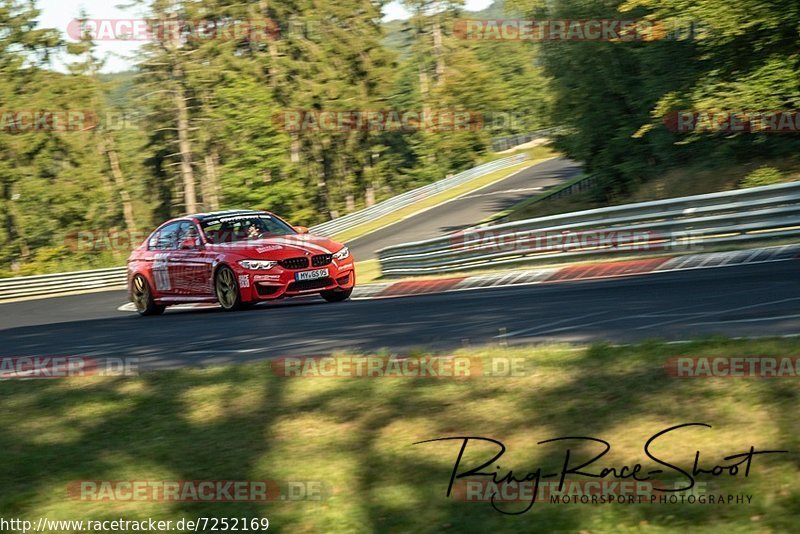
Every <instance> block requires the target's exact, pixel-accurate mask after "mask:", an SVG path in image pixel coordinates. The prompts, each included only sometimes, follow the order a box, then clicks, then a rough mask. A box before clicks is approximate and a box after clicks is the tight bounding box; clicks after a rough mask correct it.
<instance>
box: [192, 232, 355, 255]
mask: <svg viewBox="0 0 800 534" xmlns="http://www.w3.org/2000/svg"><path fill="white" fill-rule="evenodd" d="M343 246H344V245H342V244H341V243H338V242H336V241H333V240H331V239H328V238H327V237H321V236H312V235H308V234H298V235H286V236H280V237H268V238H264V239H253V240H248V241H239V242H236V243H219V244H214V245H208V246H207V249H208V250H212V251H217V252H232V253H235V254H241V255H246V256H247V257H249V258H252V259H265V260H282V259H286V258H293V257H296V256H305V255H310V256H314V255H317V254H333V253H334V252H338V251H339V250H341V248H342V247H343Z"/></svg>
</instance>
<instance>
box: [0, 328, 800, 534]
mask: <svg viewBox="0 0 800 534" xmlns="http://www.w3.org/2000/svg"><path fill="white" fill-rule="evenodd" d="M416 353H417V354H421V353H422V348H420V349H419V350H418V351H417V352H416ZM455 354H456V355H460V356H474V357H479V358H483V359H484V363H486V362H487V361H488V360H486V359H487V358H491V357H513V358H521V359H522V361H523V363H524V369H525V373H524V376H518V377H514V378H501V377H494V378H492V377H478V378H467V379H464V378H461V379H444V378H441V379H413V378H383V379H378V378H373V379H368V378H361V379H350V378H318V379H312V378H281V377H278V376H275V374H274V373H273V372H272V371H271V370H270V367H269V365H268V363H266V362H261V363H251V364H245V365H230V366H224V367H214V368H207V369H183V370H176V371H164V372H158V373H145V374H143V375H141V376H139V377H113V378H112V377H105V378H102V377H95V378H80V379H78V378H73V379H64V380H38V381H6V382H2V383H0V428H2V432H0V450H2V455H3V462H2V464H0V487H2V488H3V491H2V492H0V510H2V516H3V517H6V518H8V517H21V518H25V519H34V520H35V519H36V518H38V517H39V516H45V515H46V516H47V517H48V518H50V519H57V518H60V519H95V520H102V519H116V518H124V519H145V518H154V519H163V520H173V521H174V520H177V519H180V518H182V517H185V518H197V517H204V516H206V517H207V516H217V517H242V516H244V517H259V516H261V517H264V516H265V517H268V518H269V519H270V521H271V525H272V526H271V530H272V529H275V530H278V531H285V532H438V531H440V530H450V531H453V532H491V531H500V532H513V531H525V532H530V531H533V530H534V529H538V528H541V529H543V530H546V531H571V532H579V531H582V532H620V531H633V530H637V531H645V532H666V531H674V530H677V529H680V530H683V531H686V532H725V533H734V532H753V531H759V532H788V531H792V530H794V529H795V528H796V524H797V521H798V519H800V517H798V516H799V515H800V513H799V512H800V485H798V461H797V458H798V457H797V452H798V451H800V422H798V418H797V405H798V401H799V400H800V396H799V395H798V391H799V389H798V383H797V380H800V378H788V379H713V380H709V379H691V380H687V379H676V378H670V377H668V376H667V375H666V374H665V371H664V369H663V367H662V366H663V364H664V363H665V361H666V360H667V358H669V357H672V356H677V355H684V356H718V355H723V356H733V355H741V356H749V355H775V356H778V355H798V354H800V340H794V339H793V340H786V339H781V340H778V339H767V340H755V341H733V340H727V339H706V340H702V341H697V342H694V343H691V344H682V345H668V344H664V343H659V342H648V343H644V344H640V345H633V346H624V347H612V346H608V345H595V346H591V347H572V346H538V347H531V346H519V347H510V348H509V347H476V348H468V349H462V350H459V351H456V352H455ZM686 422H707V423H709V424H712V425H713V426H714V429H713V430H707V429H704V430H689V431H686V432H683V433H681V436H680V438H679V439H669V440H665V441H664V442H663V443H662V444H661V445H659V448H658V455H659V456H660V457H661V458H664V459H665V460H666V459H669V460H671V461H672V462H673V463H676V464H680V465H681V466H683V467H685V468H687V469H688V468H691V462H692V460H693V458H694V451H695V450H698V449H699V450H701V451H702V454H703V455H704V457H707V458H709V459H711V458H719V457H720V456H723V455H725V454H733V453H736V452H741V451H744V450H748V449H749V447H750V445H754V446H756V447H757V448H761V449H763V448H774V449H788V450H790V451H792V453H793V454H791V455H781V456H778V455H768V456H762V457H756V459H755V461H754V462H753V468H752V472H751V474H750V476H749V477H748V478H744V477H743V476H741V475H740V476H738V477H736V478H719V479H717V480H715V481H713V482H715V483H716V484H717V487H716V488H715V493H748V494H752V495H753V502H752V504H750V505H738V506H736V505H730V506H699V505H694V506H687V505H669V504H654V505H649V504H645V505H620V504H615V505H594V506H593V505H583V504H578V505H555V504H549V503H538V504H537V505H536V507H535V508H534V510H532V511H530V512H529V513H527V514H525V515H521V516H517V517H512V516H505V515H501V514H499V513H497V512H496V511H494V510H492V508H491V506H490V505H489V504H487V503H468V502H463V501H460V500H456V499H448V498H446V497H445V490H446V487H447V483H448V480H449V476H450V472H451V469H452V466H453V462H454V460H455V456H456V454H457V446H454V445H453V444H452V443H451V444H448V443H436V444H428V445H417V446H415V445H412V444H413V443H414V442H416V441H420V440H425V439H430V438H436V437H444V436H454V435H479V436H486V437H491V438H494V439H498V440H501V441H502V442H503V443H505V445H506V446H507V447H508V452H507V453H506V455H505V456H504V457H503V459H502V462H501V465H502V466H503V467H504V468H509V469H514V470H515V472H517V473H518V474H519V475H520V476H521V475H522V474H523V473H526V472H528V471H530V470H533V469H535V468H536V467H537V466H539V465H541V466H543V467H544V468H547V467H554V466H555V467H558V466H559V465H560V462H561V461H563V455H562V454H563V453H557V452H556V451H554V450H552V449H548V448H547V447H542V446H537V445H536V442H537V441H540V440H544V439H548V438H553V437H558V436H569V435H583V436H595V437H600V438H603V439H606V440H608V441H610V442H611V443H612V447H613V448H612V450H611V452H610V453H609V454H608V455H607V457H606V458H604V460H603V462H602V465H622V464H623V463H625V464H628V465H632V464H633V463H635V462H642V463H643V464H644V465H645V467H646V468H648V469H650V468H654V467H656V466H655V465H654V464H652V463H648V462H649V461H648V460H647V458H646V456H645V455H644V453H643V445H644V443H645V441H646V440H647V439H648V438H649V437H650V436H652V435H653V434H654V433H655V432H657V431H659V430H662V429H664V428H666V427H668V426H671V425H675V424H680V423H686ZM573 449H574V452H575V453H580V454H588V452H589V451H588V450H587V449H584V448H583V447H582V446H573ZM477 450H479V449H475V450H474V451H477ZM560 450H561V451H563V449H560ZM474 451H472V453H474ZM548 451H549V452H548ZM480 452H481V453H482V454H485V453H486V452H487V451H486V450H485V449H484V450H482V451H480ZM465 458H466V459H465V463H466V462H467V461H470V462H472V461H474V460H475V458H474V457H472V456H470V454H468V455H467V457H465ZM85 479H88V480H247V479H257V480H264V479H271V480H316V481H322V482H323V483H324V485H325V487H326V488H328V491H329V494H328V496H327V498H326V499H324V500H322V501H300V502H294V501H292V502H290V501H277V502H267V503H217V504H208V503H175V502H135V503H130V502H120V501H114V502H110V503H108V502H107V503H101V502H86V501H76V500H71V499H69V498H67V493H66V488H67V484H68V483H69V482H70V481H73V480H85ZM700 479H701V480H703V479H702V478H700Z"/></svg>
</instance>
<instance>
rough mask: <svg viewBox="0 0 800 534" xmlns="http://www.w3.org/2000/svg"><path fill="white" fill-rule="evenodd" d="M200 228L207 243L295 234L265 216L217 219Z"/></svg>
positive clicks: (283, 224) (270, 217)
mask: <svg viewBox="0 0 800 534" xmlns="http://www.w3.org/2000/svg"><path fill="white" fill-rule="evenodd" d="M201 227H202V228H203V232H204V233H205V235H206V240H207V241H208V242H209V243H236V242H241V241H250V240H254V239H264V238H267V237H276V236H283V235H292V234H296V233H297V232H296V231H295V230H294V228H292V227H291V226H289V225H288V224H286V223H285V222H283V221H281V220H280V219H278V218H277V217H273V216H271V215H267V214H263V215H234V216H227V217H219V218H214V219H209V220H206V221H203V222H201Z"/></svg>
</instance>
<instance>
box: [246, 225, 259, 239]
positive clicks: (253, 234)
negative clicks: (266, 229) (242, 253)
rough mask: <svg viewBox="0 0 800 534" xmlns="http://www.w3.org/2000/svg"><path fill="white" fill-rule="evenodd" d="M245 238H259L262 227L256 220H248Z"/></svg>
mask: <svg viewBox="0 0 800 534" xmlns="http://www.w3.org/2000/svg"><path fill="white" fill-rule="evenodd" d="M245 231H246V232H247V239H259V238H261V234H262V233H263V229H262V228H261V227H260V225H259V224H258V221H249V222H248V223H247V229H246V230H245Z"/></svg>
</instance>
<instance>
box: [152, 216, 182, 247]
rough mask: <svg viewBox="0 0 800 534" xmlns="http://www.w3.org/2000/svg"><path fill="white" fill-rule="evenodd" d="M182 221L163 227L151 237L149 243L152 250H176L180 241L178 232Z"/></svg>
mask: <svg viewBox="0 0 800 534" xmlns="http://www.w3.org/2000/svg"><path fill="white" fill-rule="evenodd" d="M181 224H183V223H181V222H174V223H171V224H168V225H166V226H164V227H162V228H161V229H160V230H158V231H157V232H156V233H154V234H153V235H152V236H151V237H150V242H149V243H148V244H147V246H148V248H149V249H150V250H176V249H177V248H178V245H179V244H180V241H178V232H179V229H180V226H181Z"/></svg>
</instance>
